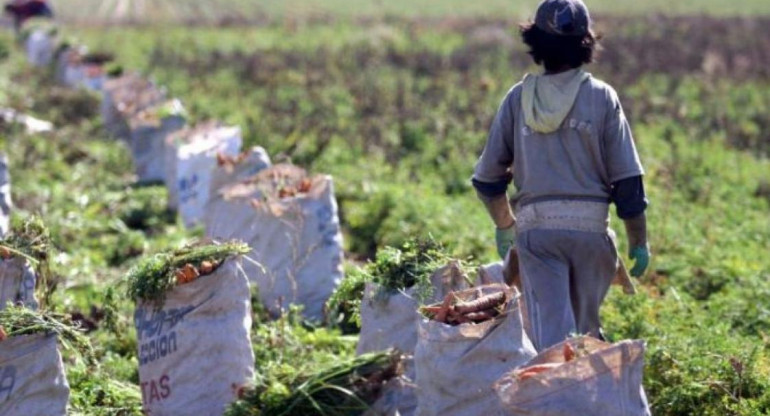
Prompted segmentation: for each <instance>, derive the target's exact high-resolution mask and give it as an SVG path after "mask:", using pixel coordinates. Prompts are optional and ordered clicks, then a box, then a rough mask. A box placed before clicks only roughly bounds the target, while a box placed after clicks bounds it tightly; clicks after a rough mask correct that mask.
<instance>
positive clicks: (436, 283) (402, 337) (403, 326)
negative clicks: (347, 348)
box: [356, 262, 491, 355]
mask: <svg viewBox="0 0 770 416" xmlns="http://www.w3.org/2000/svg"><path fill="white" fill-rule="evenodd" d="M430 281H431V285H432V286H433V293H432V294H431V295H430V296H429V297H428V298H427V299H418V298H419V296H420V295H419V294H418V293H417V290H418V289H417V288H415V287H411V288H409V289H406V290H403V291H395V290H383V289H381V287H380V286H379V285H377V284H374V283H367V284H366V288H365V289H364V297H363V299H362V300H361V312H360V313H361V333H360V334H359V336H358V346H357V347H356V354H357V355H361V354H366V353H369V352H377V351H385V350H388V349H391V348H395V349H397V350H399V351H401V352H402V353H404V354H406V355H412V354H414V348H415V345H417V323H418V321H419V320H420V319H419V317H420V315H419V312H418V311H417V310H418V308H419V307H420V303H425V304H430V303H435V302H440V301H441V300H443V299H444V296H446V294H447V293H449V292H451V291H456V290H462V289H467V288H468V284H467V282H466V280H465V278H464V276H463V275H462V271H461V270H460V267H459V265H458V264H457V263H456V262H451V263H449V264H448V265H446V266H444V267H441V268H440V269H438V270H436V272H434V273H433V275H431V278H430ZM490 283H491V282H490Z"/></svg>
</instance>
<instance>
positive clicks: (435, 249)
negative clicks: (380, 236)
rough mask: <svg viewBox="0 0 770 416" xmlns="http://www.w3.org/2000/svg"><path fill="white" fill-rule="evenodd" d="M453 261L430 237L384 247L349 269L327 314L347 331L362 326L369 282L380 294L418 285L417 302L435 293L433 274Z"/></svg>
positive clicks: (335, 293) (331, 300)
mask: <svg viewBox="0 0 770 416" xmlns="http://www.w3.org/2000/svg"><path fill="white" fill-rule="evenodd" d="M450 261H456V260H455V259H453V258H452V257H451V256H449V255H448V254H447V252H446V249H445V248H444V247H443V246H442V245H441V244H439V243H438V242H437V241H436V240H435V239H433V237H431V236H428V237H426V238H416V239H412V240H410V241H407V242H406V243H404V244H403V245H402V246H401V247H399V248H395V247H385V248H383V249H382V250H380V251H379V252H378V253H377V257H376V258H375V260H374V261H373V262H370V263H368V264H366V265H365V266H364V267H362V268H357V269H353V270H349V272H348V273H347V275H346V277H345V278H344V279H343V280H342V283H341V284H340V286H339V287H338V288H337V290H336V291H335V292H334V294H332V296H331V297H330V298H329V300H328V301H327V303H326V310H327V314H328V315H330V316H331V317H332V321H334V322H336V323H338V324H342V325H343V328H345V329H346V331H347V332H354V331H355V329H356V328H360V326H361V315H360V309H361V299H362V298H363V296H364V289H365V285H366V283H374V284H376V285H377V286H378V288H379V289H378V290H379V293H378V295H377V296H382V295H386V294H388V293H393V292H395V291H403V290H406V289H411V288H413V287H416V288H417V290H415V291H414V294H413V296H414V297H415V298H416V299H417V300H418V301H421V300H425V299H428V298H429V297H430V296H431V295H432V294H433V289H434V288H433V285H432V283H431V280H430V277H431V275H432V274H433V273H435V272H436V270H438V269H439V268H441V267H443V266H446V265H447V264H448V263H449V262H450Z"/></svg>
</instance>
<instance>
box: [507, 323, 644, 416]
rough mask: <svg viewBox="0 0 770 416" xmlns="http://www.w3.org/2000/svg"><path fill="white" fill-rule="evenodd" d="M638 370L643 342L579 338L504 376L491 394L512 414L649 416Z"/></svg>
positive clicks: (640, 371) (554, 347)
mask: <svg viewBox="0 0 770 416" xmlns="http://www.w3.org/2000/svg"><path fill="white" fill-rule="evenodd" d="M643 370H644V342H643V341H638V340H627V341H622V342H619V343H616V344H610V343H607V342H604V341H600V340H598V339H595V338H592V337H588V336H581V337H576V338H572V339H568V340H566V341H564V342H561V343H559V344H557V345H555V346H553V347H551V348H548V349H546V350H545V351H543V352H541V353H540V354H538V355H537V357H535V358H533V359H532V360H530V361H528V362H527V363H525V364H524V365H522V366H521V367H518V368H516V369H514V370H512V371H510V372H509V373H508V374H506V375H505V376H504V377H502V378H501V379H500V380H499V381H498V382H497V383H496V384H495V390H496V391H497V394H498V395H499V397H500V400H502V402H503V403H504V404H505V406H506V408H507V409H508V410H509V411H511V412H513V414H526V415H533V416H568V415H570V416H571V415H605V416H621V415H623V416H626V415H627V416H649V415H650V410H649V407H648V405H647V398H646V396H645V393H644V390H643V389H642V373H643Z"/></svg>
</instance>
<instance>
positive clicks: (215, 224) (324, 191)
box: [206, 167, 343, 320]
mask: <svg viewBox="0 0 770 416" xmlns="http://www.w3.org/2000/svg"><path fill="white" fill-rule="evenodd" d="M274 168H276V167H274ZM274 168H271V169H265V170H264V171H262V172H260V174H259V175H268V174H269V173H270V172H271V171H272V169H274ZM259 187H260V184H259V183H258V182H253V181H248V182H244V183H240V184H234V185H230V186H227V187H225V188H224V189H223V190H222V191H221V192H220V194H219V197H218V198H217V199H216V200H214V201H211V202H210V204H209V208H208V210H209V213H211V214H212V215H210V216H209V217H208V220H209V222H208V223H207V224H206V234H207V235H208V236H209V237H213V238H222V239H239V240H242V241H245V242H246V243H248V244H249V246H251V248H252V250H253V251H252V252H251V253H250V254H249V257H250V258H252V259H254V260H255V261H256V263H258V264H254V263H251V262H247V263H246V264H245V265H244V267H245V270H246V274H247V275H248V276H249V279H250V280H251V281H252V282H253V283H255V284H256V285H257V288H258V289H259V295H260V299H261V301H262V303H263V304H264V305H265V307H266V308H267V309H268V311H270V313H271V314H273V315H274V316H278V315H280V314H281V311H283V310H286V309H287V308H288V307H289V305H290V304H298V305H303V306H304V316H305V317H307V318H310V319H319V320H320V319H323V310H324V304H325V303H326V300H327V299H328V298H329V296H331V294H332V292H334V289H335V288H336V287H337V285H338V284H339V282H340V280H342V255H343V250H342V234H341V233H340V226H339V218H338V217H337V202H336V201H335V199H334V187H333V183H332V178H331V177H330V176H320V175H319V176H316V177H314V178H312V185H311V189H310V191H309V192H308V193H306V194H299V195H297V196H294V197H289V198H284V199H279V200H262V198H263V197H262V193H261V191H260V189H259Z"/></svg>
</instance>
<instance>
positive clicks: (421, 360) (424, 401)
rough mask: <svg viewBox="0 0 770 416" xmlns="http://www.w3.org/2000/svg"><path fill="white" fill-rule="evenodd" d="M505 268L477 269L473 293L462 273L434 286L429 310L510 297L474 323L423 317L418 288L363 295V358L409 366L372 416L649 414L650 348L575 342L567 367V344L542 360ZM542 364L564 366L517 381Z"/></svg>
mask: <svg viewBox="0 0 770 416" xmlns="http://www.w3.org/2000/svg"><path fill="white" fill-rule="evenodd" d="M509 261H510V259H507V260H506V264H505V265H503V264H502V263H498V264H493V265H489V266H486V267H483V268H481V269H480V270H479V272H478V277H477V278H476V279H475V287H474V288H472V289H471V288H469V285H468V281H469V279H467V278H465V277H464V276H462V274H461V271H460V269H459V267H458V266H457V265H456V264H450V265H448V266H446V267H444V268H442V269H440V270H438V271H437V272H436V273H435V274H434V275H433V276H432V278H431V283H432V285H433V293H434V294H433V297H432V298H431V299H428V300H427V303H433V302H437V301H439V300H440V299H442V298H443V297H444V295H445V294H446V293H447V292H448V291H463V290H477V291H481V292H482V293H487V292H494V291H499V290H503V291H506V292H507V293H508V294H509V296H510V298H511V299H512V300H511V301H510V302H509V303H508V304H507V306H506V307H505V310H504V313H502V314H501V315H500V316H498V317H497V318H494V319H492V320H489V321H486V322H482V323H478V324H476V323H468V324H460V325H457V326H450V325H448V324H444V323H441V322H437V321H433V320H430V319H428V318H426V317H424V316H423V315H422V314H420V313H419V312H418V309H419V306H420V305H419V304H418V302H417V301H416V300H415V296H414V295H415V293H414V290H415V289H409V290H405V291H390V292H388V291H383V290H382V289H380V288H378V287H377V286H375V285H371V284H370V285H368V286H367V287H366V291H365V295H364V299H363V301H362V304H361V335H360V339H359V344H358V349H357V353H358V354H363V353H367V352H372V351H380V350H385V349H389V348H396V349H398V350H400V351H402V352H403V353H404V354H405V356H407V357H411V359H409V360H407V364H406V367H405V370H406V371H405V372H404V375H403V376H402V377H400V378H399V379H395V380H392V381H390V382H389V383H388V385H387V386H386V388H385V391H384V393H383V397H382V398H381V399H380V400H379V401H378V402H377V403H376V404H375V405H374V406H373V408H372V409H371V410H370V411H369V412H368V413H367V416H396V415H398V416H412V415H417V416H438V415H441V416H475V415H495V416H498V415H506V416H507V415H510V416H516V415H532V416H567V415H608V416H648V415H649V414H650V413H649V409H648V406H647V401H646V397H645V395H644V391H643V389H642V373H643V367H644V343H643V342H642V341H623V342H620V343H617V344H609V343H605V342H603V341H599V340H596V339H593V338H589V337H577V338H573V339H570V340H567V341H565V343H572V344H574V345H578V346H579V348H580V350H581V351H582V352H583V355H582V356H580V357H578V358H576V359H574V360H572V361H569V362H565V359H564V357H563V355H562V350H563V348H564V345H563V344H564V343H562V344H559V345H557V346H554V347H552V348H549V349H547V350H545V351H541V352H540V353H538V352H537V351H535V348H534V346H533V345H532V343H531V341H530V339H529V337H528V335H527V329H528V324H527V318H526V314H523V313H522V312H523V311H524V310H525V309H524V306H523V303H524V298H523V297H522V296H521V295H520V293H519V291H518V290H517V289H516V286H515V285H512V286H508V285H507V284H506V283H505V278H504V270H507V269H509V268H510V267H512V266H511V264H510V263H509ZM544 363H556V364H560V365H559V366H558V367H556V368H555V369H553V370H551V371H548V372H543V373H541V374H538V375H536V376H534V377H530V378H527V379H520V378H519V377H518V371H519V369H521V368H526V367H529V366H533V365H538V364H544Z"/></svg>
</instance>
